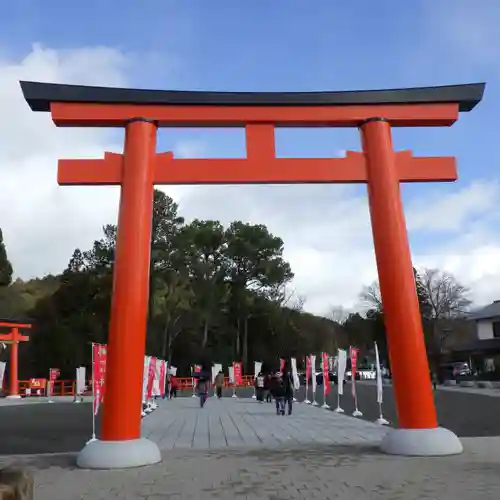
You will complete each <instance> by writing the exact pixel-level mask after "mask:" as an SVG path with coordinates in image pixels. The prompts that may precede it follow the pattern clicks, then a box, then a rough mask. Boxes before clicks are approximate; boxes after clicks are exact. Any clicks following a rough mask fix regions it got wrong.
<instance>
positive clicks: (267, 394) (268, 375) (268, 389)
mask: <svg viewBox="0 0 500 500" xmlns="http://www.w3.org/2000/svg"><path fill="white" fill-rule="evenodd" d="M271 379H272V374H271V373H266V375H265V377H264V394H265V398H266V403H272V401H273V397H272V395H271Z"/></svg>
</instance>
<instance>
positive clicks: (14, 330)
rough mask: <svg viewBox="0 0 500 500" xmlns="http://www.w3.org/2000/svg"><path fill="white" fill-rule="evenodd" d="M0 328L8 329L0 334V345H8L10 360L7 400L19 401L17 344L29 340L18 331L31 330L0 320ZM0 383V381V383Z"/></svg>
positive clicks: (19, 324)
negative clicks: (8, 329)
mask: <svg viewBox="0 0 500 500" xmlns="http://www.w3.org/2000/svg"><path fill="white" fill-rule="evenodd" d="M0 328H10V332H8V333H0V343H2V342H3V343H5V344H10V360H9V378H10V381H9V385H10V387H9V395H8V396H7V398H11V399H19V398H20V397H21V396H20V394H19V378H18V370H19V369H18V366H19V365H18V361H19V342H27V341H28V340H29V339H30V338H29V337H28V336H27V335H22V334H21V332H20V331H19V330H24V329H29V328H31V325H30V324H26V323H20V322H17V321H2V320H0ZM0 383H1V381H0Z"/></svg>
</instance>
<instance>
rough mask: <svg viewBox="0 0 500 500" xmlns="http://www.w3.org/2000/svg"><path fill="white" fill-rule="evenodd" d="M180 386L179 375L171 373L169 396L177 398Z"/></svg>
mask: <svg viewBox="0 0 500 500" xmlns="http://www.w3.org/2000/svg"><path fill="white" fill-rule="evenodd" d="M178 388H179V382H178V380H177V377H176V376H175V375H173V374H172V375H170V393H169V398H170V399H172V398H176V397H177V389H178Z"/></svg>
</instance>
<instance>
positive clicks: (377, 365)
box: [375, 342, 384, 404]
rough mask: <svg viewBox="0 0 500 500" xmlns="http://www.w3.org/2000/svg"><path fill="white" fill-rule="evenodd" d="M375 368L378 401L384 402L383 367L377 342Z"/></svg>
mask: <svg viewBox="0 0 500 500" xmlns="http://www.w3.org/2000/svg"><path fill="white" fill-rule="evenodd" d="M375 369H376V370H377V403H379V404H382V401H383V397H384V396H383V394H384V389H383V385H382V369H381V368H380V357H379V354H378V346H377V343H376V342H375Z"/></svg>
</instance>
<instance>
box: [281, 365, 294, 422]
mask: <svg viewBox="0 0 500 500" xmlns="http://www.w3.org/2000/svg"><path fill="white" fill-rule="evenodd" d="M282 379H283V387H284V392H285V396H284V397H285V403H286V405H287V407H288V415H291V414H292V405H293V391H294V384H293V375H292V369H291V367H290V362H289V361H288V360H286V361H285V364H284V365H283V372H282Z"/></svg>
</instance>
